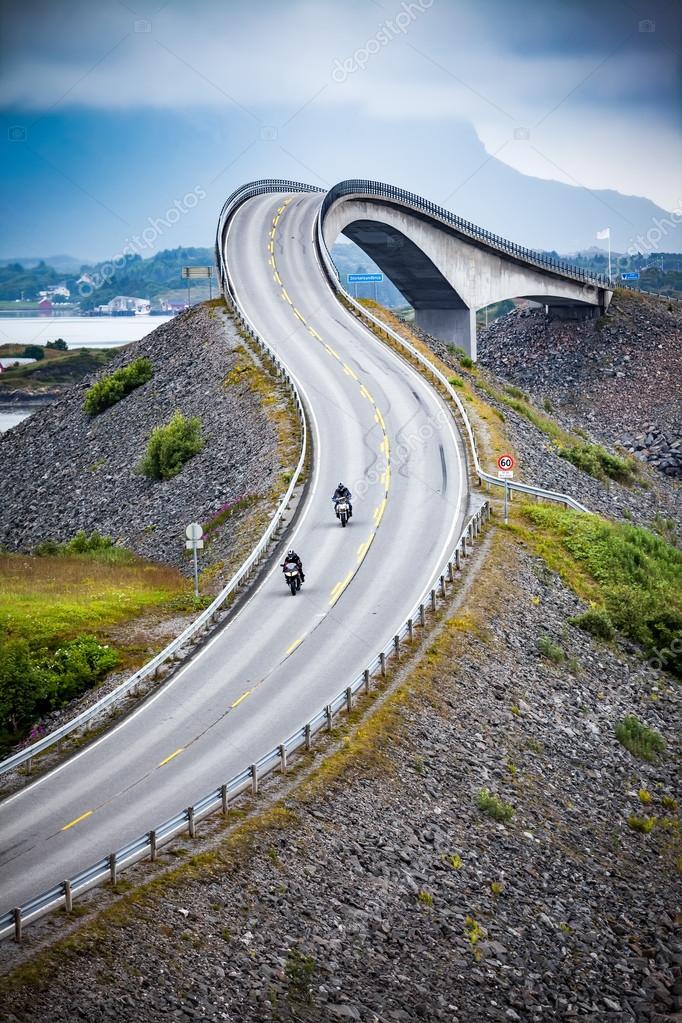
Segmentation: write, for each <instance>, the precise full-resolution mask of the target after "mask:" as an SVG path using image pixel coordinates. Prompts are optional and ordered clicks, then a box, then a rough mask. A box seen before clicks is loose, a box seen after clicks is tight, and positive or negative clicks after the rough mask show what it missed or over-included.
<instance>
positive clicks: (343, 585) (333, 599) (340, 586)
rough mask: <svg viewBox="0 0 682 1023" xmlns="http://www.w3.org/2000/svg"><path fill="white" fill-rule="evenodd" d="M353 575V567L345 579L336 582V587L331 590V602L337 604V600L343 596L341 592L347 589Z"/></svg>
mask: <svg viewBox="0 0 682 1023" xmlns="http://www.w3.org/2000/svg"><path fill="white" fill-rule="evenodd" d="M353 575H354V571H353V569H351V570H350V572H349V573H348V575H347V576H346V578H345V579H343V580H342V581H341V582H340V583H337V584H336V586H335V587H334V589H333V590H332V592H331V600H330V601H329V603H330V604H335V603H336V601H337V600H338V599H339V597H340V596H341V594H342V593H343V591H344V590H345V588H346V586H348V583H349V582H350V581H351V579H352V578H353Z"/></svg>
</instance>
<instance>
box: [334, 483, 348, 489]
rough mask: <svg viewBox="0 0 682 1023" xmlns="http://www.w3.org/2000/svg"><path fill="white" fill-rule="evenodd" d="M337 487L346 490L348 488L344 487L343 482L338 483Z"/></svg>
mask: <svg viewBox="0 0 682 1023" xmlns="http://www.w3.org/2000/svg"><path fill="white" fill-rule="evenodd" d="M336 489H337V490H345V489H346V488H345V487H344V485H343V483H339V485H338V487H337V488H336Z"/></svg>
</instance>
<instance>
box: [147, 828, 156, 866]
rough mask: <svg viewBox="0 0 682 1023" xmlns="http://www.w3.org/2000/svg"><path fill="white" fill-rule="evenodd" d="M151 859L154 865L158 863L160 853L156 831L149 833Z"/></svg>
mask: <svg viewBox="0 0 682 1023" xmlns="http://www.w3.org/2000/svg"><path fill="white" fill-rule="evenodd" d="M148 837H149V859H150V860H151V861H152V863H156V857H157V856H158V853H157V851H156V831H150V832H149V836H148Z"/></svg>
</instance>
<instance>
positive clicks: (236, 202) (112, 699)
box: [0, 182, 318, 775]
mask: <svg viewBox="0 0 682 1023" xmlns="http://www.w3.org/2000/svg"><path fill="white" fill-rule="evenodd" d="M267 184H268V183H267V182H254V184H253V185H252V186H245V187H244V188H240V189H237V191H236V192H233V193H232V195H231V196H230V197H229V198H228V200H227V202H226V203H225V205H224V206H223V209H222V211H221V214H220V222H219V227H218V231H219V235H218V237H222V232H224V230H225V227H226V225H227V223H228V221H229V218H230V217H231V216H232V214H233V213H234V211H235V210H236V209H237V208H238V207H239V206H240V205H241V204H242V203H243V202H245V201H246V200H247V199H249V198H251V195H257V194H259V193H260V192H261V191H272V190H273V189H272V188H266V187H261V186H266V185H267ZM285 184H287V185H293V186H295V188H296V189H299V190H301V191H306V190H307V191H318V190H317V189H315V188H313V187H312V186H310V185H299V184H298V183H297V182H286V183H285ZM254 189H255V190H254ZM277 190H278V191H280V190H281V189H277ZM217 246H218V242H217V241H216V247H217ZM218 266H219V267H221V269H222V277H223V281H224V286H225V287H226V289H227V291H228V296H232V302H231V304H232V305H233V311H234V313H235V315H236V317H237V319H238V320H239V322H240V323H241V325H242V327H243V328H244V329H245V330H246V331H247V332H248V333H249V335H250V336H251V337H252V338H253V339H254V341H255V342H256V343H257V344H258V345H259V347H260V348H261V349H262V350H263V351H264V353H265V354H266V355H267V357H268V358H269V359H270V360H271V361H272V363H273V364H274V366H275V368H276V370H277V375H278V376H279V377H280V379H281V380H283V381H284V382H285V383H286V384H287V386H288V387H289V390H290V392H291V396H292V398H293V400H294V403H295V405H296V411H297V414H298V416H299V421H300V423H301V453H300V456H299V460H298V464H297V466H296V469H295V470H294V473H293V475H292V477H291V481H290V483H289V486H288V487H287V491H286V493H285V495H284V497H283V498H282V499H281V501H280V502H279V505H278V506H277V510H276V511H275V514H274V515H273V517H272V519H271V520H270V523H269V525H268V528H267V529H266V530H265V532H264V533H263V535H262V537H261V538H260V540H259V541H258V543H257V544H256V546H255V547H254V549H253V550H252V551H251V553H250V555H249V557H248V558H247V559H246V561H244V563H243V564H242V565H241V566H240V567H239V568H238V570H237V571H236V572H235V573H234V575H233V576H232V578H231V579H230V581H229V582H228V583H227V585H226V586H225V587H224V589H222V590H221V591H220V593H219V594H218V596H217V597H216V598H215V599H214V600H213V601H212V602H211V603H210V604H209V606H208V607H207V608H206V609H205V610H204V611H202V612H201V614H200V615H199V616H198V617H197V618H196V619H195V620H194V621H193V622H192V623H191V624H190V625H188V626H187V628H186V629H184V630H183V631H182V632H181V633H180V635H179V636H177V637H176V638H175V639H174V640H172V642H170V643H169V644H168V645H167V646H165V647H164V648H163V650H161V651H160V652H159V653H158V654H157V655H156V656H155V657H153V658H152V659H151V660H150V661H148V662H147V664H145V665H143V667H142V668H140V669H139V670H138V671H136V672H135V673H134V674H133V675H131V676H130V678H128V679H126V680H125V681H124V682H122V683H121V684H120V685H119V686H117V687H116V688H115V689H112V691H111V692H110V693H107V695H106V696H103V697H102V699H101V700H98V701H97V703H94V704H93V705H92V706H91V707H88V708H87V709H86V710H84V711H83V712H82V713H81V714H78V715H77V716H76V717H75V718H72V720H71V721H67V722H66V723H65V724H63V725H61V727H59V728H56V729H55V730H54V731H52V732H49V733H48V734H47V735H45V736H43V737H42V738H41V739H39V740H38V741H37V742H34V743H32V744H31V745H30V746H26V747H25V748H24V749H22V750H19V751H18V752H16V753H13V754H12V755H11V756H9V757H7V758H6V759H5V760H3V761H1V762H0V775H3V774H6V773H7V772H8V771H11V770H14V769H15V768H17V767H20V766H21V765H22V764H27V766H28V770H29V772H30V770H31V762H32V760H33V758H34V757H36V756H38V754H40V753H43V752H44V751H45V750H47V749H50V748H51V747H52V746H54V745H55V744H57V743H60V742H61V741H62V740H63V739H64V738H65V737H66V736H67V735H70V734H71V733H72V732H75V731H78V730H79V729H81V728H84V727H87V726H88V725H89V724H90V723H91V722H92V721H93V720H94V719H95V718H97V717H99V715H101V714H102V713H103V711H106V710H108V709H109V708H110V707H113V706H114V705H115V704H117V703H119V702H120V701H121V700H122V699H123V698H124V697H126V696H127V695H128V694H130V693H134V691H135V689H136V687H137V686H138V685H139V684H140V683H141V682H142V681H143V680H144V679H145V678H147V677H148V676H149V675H152V674H155V673H156V672H157V671H158V669H159V668H160V667H161V666H162V665H163V664H164V663H165V662H166V661H168V660H169V659H170V658H172V657H174V656H175V654H176V653H177V652H178V651H179V650H181V649H182V648H183V647H184V646H185V645H186V644H187V643H188V642H189V641H190V640H191V639H192V637H193V636H195V635H196V633H197V632H199V631H200V630H201V629H202V628H204V626H206V625H208V623H209V622H211V621H212V619H213V617H214V615H216V613H217V612H218V611H219V610H220V609H221V607H222V606H223V604H224V603H225V602H226V601H227V600H228V599H229V598H230V597H231V596H232V594H233V593H234V592H235V591H236V590H237V589H238V587H239V586H240V585H241V584H242V583H244V582H245V581H246V580H248V578H249V577H250V576H251V574H252V573H253V572H254V571H255V570H256V568H257V567H258V565H259V564H260V562H261V560H262V558H263V556H264V555H265V553H266V551H267V549H268V547H269V545H270V541H271V540H272V538H273V535H274V533H275V532H276V530H277V529H278V527H279V524H280V522H281V520H282V517H283V515H284V513H285V511H286V508H287V505H288V503H289V501H290V500H291V496H292V494H293V492H294V488H295V487H296V485H297V483H298V480H299V477H300V475H301V471H302V469H303V466H304V464H305V460H306V455H307V443H308V441H307V424H306V417H305V413H304V411H303V403H302V401H301V396H300V394H299V393H298V389H297V387H296V385H295V383H294V381H293V379H292V377H291V376H290V374H289V371H288V369H287V368H286V366H285V365H284V363H283V362H282V361H281V360H280V359H279V357H278V356H277V354H276V353H275V352H274V350H273V349H272V348H271V347H270V345H269V344H267V342H266V341H264V340H263V338H261V337H260V336H259V335H258V333H257V332H256V331H255V329H254V327H253V325H252V324H251V323H250V322H249V321H248V320H247V318H246V317H245V316H244V314H243V312H242V311H241V309H240V307H239V306H238V304H236V303H235V300H234V297H233V292H232V288H231V285H230V286H229V288H228V277H227V271H226V268H225V267H224V260H222V258H221V259H220V261H219V263H218Z"/></svg>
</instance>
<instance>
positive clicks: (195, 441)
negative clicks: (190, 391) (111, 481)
mask: <svg viewBox="0 0 682 1023" xmlns="http://www.w3.org/2000/svg"><path fill="white" fill-rule="evenodd" d="M204 443H205V441H204V439H203V437H202V435H201V420H200V419H199V418H198V417H197V416H192V417H191V418H190V419H185V417H184V416H183V414H182V412H176V413H175V415H174V416H173V418H172V419H171V421H170V422H169V423H166V425H165V426H157V427H156V428H155V429H154V430H152V435H151V437H150V438H149V443H148V445H147V453H146V454H145V456H144V458H143V459H142V462H141V463H140V472H141V473H143V475H145V476H151V478H152V479H155V480H169V479H171V478H172V477H173V476H177V474H178V473H179V472H180V470H181V469H182V467H183V465H184V464H185V462H186V461H187V460H188V459H190V458H191V457H192V456H193V455H196V454H197V452H199V451H201V449H202V448H203V446H204Z"/></svg>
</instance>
